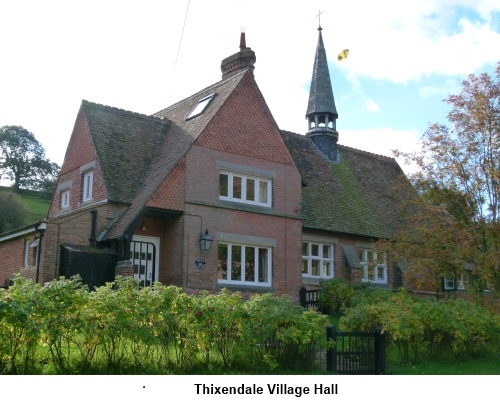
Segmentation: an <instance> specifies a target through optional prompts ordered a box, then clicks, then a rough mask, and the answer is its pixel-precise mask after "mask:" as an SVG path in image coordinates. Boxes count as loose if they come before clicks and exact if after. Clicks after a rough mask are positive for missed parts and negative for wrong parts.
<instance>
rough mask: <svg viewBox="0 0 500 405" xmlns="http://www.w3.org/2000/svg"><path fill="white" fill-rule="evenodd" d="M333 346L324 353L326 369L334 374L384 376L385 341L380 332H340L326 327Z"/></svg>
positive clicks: (332, 327) (331, 327)
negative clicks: (333, 343)
mask: <svg viewBox="0 0 500 405" xmlns="http://www.w3.org/2000/svg"><path fill="white" fill-rule="evenodd" d="M327 338H328V339H329V340H333V341H334V342H335V345H334V347H333V348H332V349H330V350H328V351H327V353H326V369H327V371H329V372H332V373H336V374H385V341H384V336H383V335H382V333H381V332H380V330H376V331H375V332H372V333H366V332H340V331H338V330H336V329H335V327H334V326H328V327H327Z"/></svg>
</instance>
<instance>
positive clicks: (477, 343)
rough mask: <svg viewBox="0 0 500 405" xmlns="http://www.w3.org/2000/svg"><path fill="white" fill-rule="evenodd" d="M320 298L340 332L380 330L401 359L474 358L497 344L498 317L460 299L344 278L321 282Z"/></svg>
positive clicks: (408, 361)
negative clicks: (335, 315) (431, 297)
mask: <svg viewBox="0 0 500 405" xmlns="http://www.w3.org/2000/svg"><path fill="white" fill-rule="evenodd" d="M324 292H325V294H324ZM321 299H322V300H323V301H322V305H323V306H327V307H329V308H335V309H337V310H338V311H339V312H338V313H342V314H343V316H342V317H341V318H340V322H339V327H340V329H341V330H352V331H366V332H371V331H373V330H375V329H376V328H381V330H382V333H384V334H385V336H386V342H387V343H388V344H389V345H391V346H393V347H394V348H396V350H397V351H398V357H399V359H400V360H401V361H402V362H403V363H407V364H408V363H414V362H417V361H419V360H421V359H424V358H425V359H439V358H450V357H452V358H457V359H464V358H467V357H469V358H470V357H478V356H481V355H485V354H488V353H490V352H491V351H494V350H498V347H499V343H500V318H499V317H498V315H497V316H496V317H495V316H494V315H492V314H491V313H490V312H488V311H486V310H485V309H484V308H482V307H480V306H477V305H475V304H474V303H471V302H469V301H465V300H462V299H449V300H444V301H433V300H429V299H422V298H417V297H415V296H414V295H411V294H410V293H409V292H407V291H406V290H403V289H401V290H398V291H396V292H392V291H389V290H384V289H377V288H374V289H370V288H366V287H365V288H360V287H358V286H356V285H353V284H351V283H349V282H348V281H345V280H342V281H335V280H331V281H327V282H325V283H323V285H322V289H321V292H320V301H321Z"/></svg>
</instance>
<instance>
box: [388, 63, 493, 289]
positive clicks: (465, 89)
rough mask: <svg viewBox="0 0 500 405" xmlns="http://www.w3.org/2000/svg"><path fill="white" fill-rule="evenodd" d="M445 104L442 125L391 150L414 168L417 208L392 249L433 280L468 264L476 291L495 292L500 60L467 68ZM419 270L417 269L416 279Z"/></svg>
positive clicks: (432, 127) (412, 179)
mask: <svg viewBox="0 0 500 405" xmlns="http://www.w3.org/2000/svg"><path fill="white" fill-rule="evenodd" d="M444 101H445V102H446V103H447V104H449V105H450V111H449V113H448V115H447V119H448V122H447V124H439V123H434V124H431V125H430V126H429V127H428V129H427V130H426V132H425V133H424V134H423V135H422V138H421V141H422V147H421V150H420V151H418V152H415V153H404V152H401V151H395V155H396V156H403V157H405V158H406V160H407V162H411V163H413V164H416V165H417V166H418V168H419V171H417V172H416V173H415V174H413V175H412V176H410V180H411V181H412V183H413V185H414V186H415V188H416V189H417V191H418V193H419V196H420V199H421V200H420V201H418V202H415V205H414V207H418V209H408V207H407V208H406V209H407V212H409V213H411V214H409V215H408V223H407V225H406V226H404V227H402V228H401V230H400V232H399V235H398V238H397V242H394V243H393V244H392V248H393V249H394V250H395V251H396V255H399V257H400V259H406V260H408V264H409V267H408V270H409V272H410V274H413V275H417V273H419V272H420V273H425V272H427V274H426V275H425V276H427V277H429V276H430V277H434V278H436V279H438V278H439V277H440V276H442V275H443V274H444V273H445V272H457V271H463V270H464V269H466V268H468V269H472V275H473V276H474V279H475V281H476V284H475V285H476V287H477V290H478V291H480V290H481V291H482V290H483V289H484V288H485V287H486V285H488V286H493V287H494V290H495V291H496V292H497V293H498V292H499V290H500V267H499V266H500V200H499V199H500V61H499V62H498V63H497V66H496V70H495V74H494V75H490V74H488V73H486V72H483V73H481V74H479V75H475V74H471V75H469V76H468V77H467V79H466V80H464V81H463V82H462V88H461V91H460V93H458V94H455V95H450V96H448V98H446V99H445V100H444ZM420 276H422V274H420V275H417V278H418V277H420Z"/></svg>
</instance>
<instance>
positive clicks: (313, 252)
mask: <svg viewBox="0 0 500 405" xmlns="http://www.w3.org/2000/svg"><path fill="white" fill-rule="evenodd" d="M311 256H319V245H315V244H313V243H311Z"/></svg>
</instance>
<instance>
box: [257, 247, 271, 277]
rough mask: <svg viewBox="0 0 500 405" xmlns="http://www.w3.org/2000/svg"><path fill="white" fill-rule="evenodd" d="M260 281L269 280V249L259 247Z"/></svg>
mask: <svg viewBox="0 0 500 405" xmlns="http://www.w3.org/2000/svg"><path fill="white" fill-rule="evenodd" d="M259 282H260V283H267V282H269V249H267V248H259Z"/></svg>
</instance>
